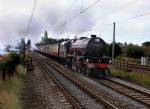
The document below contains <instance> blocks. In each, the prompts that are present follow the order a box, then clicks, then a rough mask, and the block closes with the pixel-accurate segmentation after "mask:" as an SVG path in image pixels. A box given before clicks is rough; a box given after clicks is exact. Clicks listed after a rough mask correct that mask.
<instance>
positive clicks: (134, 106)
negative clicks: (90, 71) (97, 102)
mask: <svg viewBox="0 0 150 109" xmlns="http://www.w3.org/2000/svg"><path fill="white" fill-rule="evenodd" d="M77 75H78V76H80V78H82V79H83V80H85V81H88V82H89V83H91V84H93V85H94V86H95V87H96V90H97V91H99V92H100V93H101V96H102V97H103V98H104V99H106V100H107V101H108V102H112V103H115V104H116V105H118V106H119V107H120V106H121V108H122V109H149V107H147V106H145V105H142V104H141V103H139V102H137V101H135V100H134V99H131V98H129V97H127V96H125V95H123V94H120V93H118V92H117V91H115V90H113V89H111V88H108V87H106V86H104V85H102V84H99V83H97V82H95V81H94V80H92V79H90V78H88V77H85V76H82V75H79V74H77Z"/></svg>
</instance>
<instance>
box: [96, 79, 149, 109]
mask: <svg viewBox="0 0 150 109" xmlns="http://www.w3.org/2000/svg"><path fill="white" fill-rule="evenodd" d="M96 81H97V82H99V83H100V84H103V85H105V86H107V87H109V88H112V89H114V90H116V91H118V92H119V93H121V94H124V95H126V96H129V97H131V98H133V99H135V100H136V101H139V102H141V103H143V104H144V105H147V106H149V107H150V93H147V92H146V91H141V90H139V89H137V88H133V87H131V86H129V85H125V84H123V83H120V82H117V81H114V80H113V79H111V78H106V79H101V80H96Z"/></svg>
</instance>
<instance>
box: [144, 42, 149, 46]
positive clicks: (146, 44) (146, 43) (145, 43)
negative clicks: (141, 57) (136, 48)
mask: <svg viewBox="0 0 150 109" xmlns="http://www.w3.org/2000/svg"><path fill="white" fill-rule="evenodd" d="M142 45H143V46H150V42H148V41H147V42H144V43H142Z"/></svg>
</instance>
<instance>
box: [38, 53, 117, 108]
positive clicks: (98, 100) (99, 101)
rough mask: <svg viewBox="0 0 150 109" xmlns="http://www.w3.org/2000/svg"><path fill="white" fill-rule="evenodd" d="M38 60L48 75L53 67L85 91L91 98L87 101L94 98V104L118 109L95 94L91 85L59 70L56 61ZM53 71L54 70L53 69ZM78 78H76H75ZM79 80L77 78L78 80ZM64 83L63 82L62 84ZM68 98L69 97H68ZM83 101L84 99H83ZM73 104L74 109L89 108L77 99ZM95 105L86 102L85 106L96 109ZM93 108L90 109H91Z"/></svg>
mask: <svg viewBox="0 0 150 109" xmlns="http://www.w3.org/2000/svg"><path fill="white" fill-rule="evenodd" d="M38 58H40V64H41V66H42V68H43V69H44V70H45V71H46V72H47V73H48V74H50V71H49V70H48V66H49V67H50V66H51V67H52V68H53V69H54V70H55V71H57V72H58V73H59V74H61V75H63V76H64V77H65V78H67V79H68V80H69V81H72V82H73V84H75V85H76V86H78V87H79V89H80V90H83V91H84V93H86V94H87V95H88V96H90V98H87V97H86V99H87V100H89V101H90V99H91V98H92V99H93V100H94V103H96V104H98V105H102V108H107V109H118V107H116V106H114V105H113V104H111V103H109V102H108V101H106V100H104V99H103V98H101V97H100V96H99V93H95V91H94V89H93V88H92V86H90V85H89V84H88V85H85V84H82V82H80V81H78V80H75V79H74V77H72V76H71V77H70V75H66V71H65V70H63V69H59V68H58V66H57V65H56V64H57V63H55V64H54V61H51V62H50V61H46V59H42V58H43V57H41V55H38ZM42 61H44V62H45V63H44V62H43V63H42ZM46 64H47V65H46ZM51 70H52V69H51ZM55 74H57V73H56V72H55ZM56 76H57V77H59V76H60V75H56ZM53 78H55V81H57V82H60V81H59V80H58V79H56V77H55V76H54V77H53ZM75 78H76V77H75ZM76 79H77V78H76ZM60 80H61V79H60ZM61 83H62V82H61ZM61 83H59V84H60V85H61V87H63V86H64V85H62V84H61ZM67 92H68V91H67ZM68 94H69V93H68ZM67 96H68V95H67ZM69 96H70V94H69ZM80 96H82V95H81V94H80ZM72 99H74V98H72ZM81 100H82V99H81ZM71 102H72V104H73V106H74V108H76V109H81V108H82V109H83V108H88V107H86V106H85V107H84V106H83V104H81V103H79V101H78V102H77V101H76V99H74V100H71ZM84 102H85V101H84ZM94 103H92V102H91V103H88V102H85V104H84V105H92V106H93V107H91V108H93V109H95V108H94ZM91 108H89V109H91ZM97 108H98V109H99V108H100V107H97Z"/></svg>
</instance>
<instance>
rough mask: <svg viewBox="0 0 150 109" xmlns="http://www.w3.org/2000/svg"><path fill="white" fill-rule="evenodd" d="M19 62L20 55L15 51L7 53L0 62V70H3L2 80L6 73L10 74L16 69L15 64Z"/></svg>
mask: <svg viewBox="0 0 150 109" xmlns="http://www.w3.org/2000/svg"><path fill="white" fill-rule="evenodd" d="M20 62H21V59H20V56H19V55H18V54H17V53H10V54H8V56H7V58H6V60H5V61H3V62H2V63H1V64H0V67H1V70H2V72H3V80H5V76H6V74H8V75H9V78H10V76H11V75H12V76H13V74H14V72H15V71H16V66H17V65H18V64H19V63H20Z"/></svg>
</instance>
